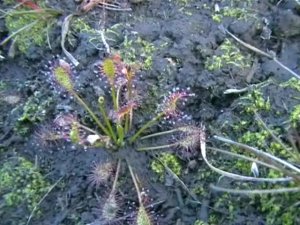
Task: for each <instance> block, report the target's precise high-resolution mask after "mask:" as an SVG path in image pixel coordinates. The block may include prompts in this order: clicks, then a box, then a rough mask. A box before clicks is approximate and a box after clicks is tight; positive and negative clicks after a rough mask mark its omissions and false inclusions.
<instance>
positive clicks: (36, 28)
mask: <svg viewBox="0 0 300 225" xmlns="http://www.w3.org/2000/svg"><path fill="white" fill-rule="evenodd" d="M36 2H37V4H38V5H39V6H40V7H41V8H43V9H45V10H44V11H33V10H32V9H30V8H27V7H26V6H20V7H18V8H17V9H15V10H11V11H9V13H7V15H6V17H5V24H6V27H7V29H8V30H9V35H11V36H12V38H13V39H14V41H15V43H16V45H17V46H18V48H19V50H20V51H21V52H23V53H26V52H27V51H28V49H29V48H30V47H31V46H32V45H36V46H43V45H45V43H46V40H47V30H48V29H49V27H50V25H51V24H52V23H53V22H54V21H55V18H56V17H57V16H58V14H59V13H58V12H56V11H54V10H50V9H46V8H45V7H43V4H44V2H43V1H36Z"/></svg>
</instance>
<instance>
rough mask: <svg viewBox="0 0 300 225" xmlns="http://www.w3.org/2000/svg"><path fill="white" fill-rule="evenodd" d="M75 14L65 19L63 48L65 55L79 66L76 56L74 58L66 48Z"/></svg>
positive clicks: (62, 38)
mask: <svg viewBox="0 0 300 225" xmlns="http://www.w3.org/2000/svg"><path fill="white" fill-rule="evenodd" d="M73 16H74V14H70V15H68V16H67V17H65V19H64V21H63V24H62V26H61V42H60V45H61V48H62V50H63V52H64V53H65V55H66V56H67V57H68V59H69V60H70V61H71V62H72V63H73V64H74V65H75V66H78V65H79V62H78V61H77V59H75V58H74V56H72V54H71V53H70V52H68V51H67V49H66V48H65V40H66V37H67V34H68V31H69V26H70V21H71V19H72V18H73Z"/></svg>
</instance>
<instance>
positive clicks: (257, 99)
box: [243, 89, 271, 113]
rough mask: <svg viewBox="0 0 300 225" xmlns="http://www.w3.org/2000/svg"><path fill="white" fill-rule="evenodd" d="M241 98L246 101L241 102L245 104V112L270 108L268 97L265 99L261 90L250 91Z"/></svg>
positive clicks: (268, 109)
mask: <svg viewBox="0 0 300 225" xmlns="http://www.w3.org/2000/svg"><path fill="white" fill-rule="evenodd" d="M243 100H244V101H246V103H243V104H244V105H245V111H246V112H247V113H254V112H257V111H260V110H261V111H270V110H271V103H270V99H269V98H268V97H267V98H266V99H265V98H264V96H263V94H262V92H261V91H260V90H258V89H256V90H254V91H252V92H251V93H250V94H248V95H247V96H246V97H244V98H243Z"/></svg>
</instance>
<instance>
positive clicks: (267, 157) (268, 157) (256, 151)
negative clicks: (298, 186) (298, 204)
mask: <svg viewBox="0 0 300 225" xmlns="http://www.w3.org/2000/svg"><path fill="white" fill-rule="evenodd" d="M214 138H215V139H217V140H219V141H223V142H225V143H228V144H231V145H235V146H237V147H240V148H243V149H245V150H248V151H249V152H251V153H253V154H255V155H256V156H258V157H261V158H262V159H265V160H267V161H270V160H271V161H273V162H277V163H279V164H281V165H282V166H283V167H284V168H289V169H291V170H293V171H294V172H297V173H299V174H300V169H299V168H297V167H296V166H294V165H292V164H291V163H289V162H287V161H285V160H283V159H280V158H278V157H276V156H274V155H272V154H270V153H267V152H263V151H261V150H259V149H256V148H254V147H251V146H248V145H245V144H241V143H238V142H235V141H232V140H230V139H227V138H225V137H219V136H216V135H215V136H214ZM276 166H277V165H276ZM280 169H282V168H280ZM298 179H299V180H300V177H299V178H298ZM298 179H297V180H298Z"/></svg>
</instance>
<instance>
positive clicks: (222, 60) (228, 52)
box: [205, 39, 250, 71]
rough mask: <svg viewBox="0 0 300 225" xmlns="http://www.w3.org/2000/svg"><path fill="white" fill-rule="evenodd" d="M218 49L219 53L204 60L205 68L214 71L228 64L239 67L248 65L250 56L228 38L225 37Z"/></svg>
mask: <svg viewBox="0 0 300 225" xmlns="http://www.w3.org/2000/svg"><path fill="white" fill-rule="evenodd" d="M219 49H220V54H218V55H214V56H213V57H212V58H208V59H207V60H206V61H205V68H206V69H207V70H210V71H215V70H220V69H221V68H226V67H228V66H235V67H237V68H240V69H247V68H249V67H250V56H249V55H247V56H245V55H244V54H242V52H241V50H240V49H239V48H238V47H237V46H235V45H234V44H233V43H232V42H231V41H230V40H229V39H226V40H225V41H224V42H223V43H222V44H221V46H220V48H219Z"/></svg>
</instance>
